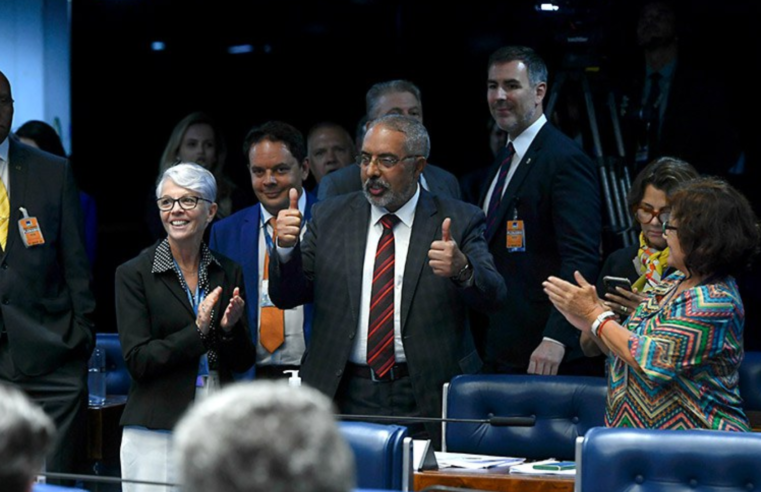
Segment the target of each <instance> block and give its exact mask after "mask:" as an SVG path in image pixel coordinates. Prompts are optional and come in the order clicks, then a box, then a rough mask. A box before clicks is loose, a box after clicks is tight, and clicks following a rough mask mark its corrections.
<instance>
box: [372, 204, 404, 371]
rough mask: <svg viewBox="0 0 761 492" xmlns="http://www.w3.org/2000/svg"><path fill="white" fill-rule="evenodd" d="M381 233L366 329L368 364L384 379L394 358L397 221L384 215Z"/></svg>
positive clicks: (394, 217)
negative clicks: (395, 241)
mask: <svg viewBox="0 0 761 492" xmlns="http://www.w3.org/2000/svg"><path fill="white" fill-rule="evenodd" d="M380 222H381V224H382V225H383V233H382V234H381V237H380V240H379V241H378V249H377V250H376V252H375V268H374V269H373V287H372V295H371V297H370V321H369V323H368V327H367V364H368V365H369V366H370V367H371V368H372V369H373V371H375V375H376V376H377V377H383V376H384V375H385V374H386V373H387V372H388V371H389V370H390V369H391V368H392V367H393V366H394V363H395V357H394V263H395V262H394V250H395V246H394V226H395V225H396V224H397V223H398V222H399V217H397V216H396V215H393V214H386V215H384V216H383V217H381V220H380Z"/></svg>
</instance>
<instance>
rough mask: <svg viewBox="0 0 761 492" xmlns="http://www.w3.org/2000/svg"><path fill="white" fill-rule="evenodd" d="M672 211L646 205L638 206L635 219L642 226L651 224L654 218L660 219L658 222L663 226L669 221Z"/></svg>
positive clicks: (635, 209)
mask: <svg viewBox="0 0 761 492" xmlns="http://www.w3.org/2000/svg"><path fill="white" fill-rule="evenodd" d="M670 214H671V210H669V209H668V208H666V207H664V208H651V207H647V206H645V205H637V206H636V207H635V208H634V217H635V218H636V219H637V222H639V223H640V224H649V223H650V221H651V220H653V217H658V221H659V222H660V223H661V224H663V223H664V222H666V221H667V220H669V215H670Z"/></svg>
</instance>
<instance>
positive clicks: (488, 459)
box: [436, 451, 526, 470]
mask: <svg viewBox="0 0 761 492" xmlns="http://www.w3.org/2000/svg"><path fill="white" fill-rule="evenodd" d="M436 461H438V463H439V468H466V469H470V470H476V469H484V468H494V467H501V466H513V465H517V464H520V463H523V462H524V461H526V458H512V457H509V456H489V455H485V454H466V453H442V452H439V451H437V452H436Z"/></svg>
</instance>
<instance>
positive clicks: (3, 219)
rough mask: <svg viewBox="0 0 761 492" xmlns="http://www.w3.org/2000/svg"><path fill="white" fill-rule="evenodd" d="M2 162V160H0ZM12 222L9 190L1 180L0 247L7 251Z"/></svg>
mask: <svg viewBox="0 0 761 492" xmlns="http://www.w3.org/2000/svg"><path fill="white" fill-rule="evenodd" d="M0 160H2V159H0ZM10 220H11V205H10V203H9V202H8V190H7V189H6V188H5V183H3V180H2V179H0V246H2V247H3V251H5V244H6V242H7V241H8V223H9V222H10Z"/></svg>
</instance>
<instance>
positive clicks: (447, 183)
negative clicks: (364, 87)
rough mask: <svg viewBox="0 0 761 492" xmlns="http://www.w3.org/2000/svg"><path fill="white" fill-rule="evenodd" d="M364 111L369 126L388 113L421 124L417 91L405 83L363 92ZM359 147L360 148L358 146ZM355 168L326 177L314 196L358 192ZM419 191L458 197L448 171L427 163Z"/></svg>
mask: <svg viewBox="0 0 761 492" xmlns="http://www.w3.org/2000/svg"><path fill="white" fill-rule="evenodd" d="M365 108H366V111H367V118H368V122H367V125H369V124H370V123H371V122H372V121H373V120H375V119H378V118H380V117H381V116H386V115H389V114H400V115H403V116H409V117H410V118H414V119H416V120H418V121H419V122H420V123H423V103H422V99H421V96H420V89H418V87H417V86H416V85H415V84H413V83H412V82H409V81H407V80H390V81H388V82H379V83H377V84H375V85H373V86H372V87H370V89H369V90H368V91H367V95H366V96H365ZM360 148H361V145H360ZM360 174H361V173H360V169H359V166H348V167H346V168H344V169H342V170H341V171H338V172H336V173H334V174H333V175H331V176H328V177H327V178H326V179H324V180H323V181H322V183H321V184H320V188H319V191H318V194H317V196H318V197H319V198H320V200H323V199H325V198H327V197H330V196H336V195H343V194H344V193H351V192H352V191H360V190H361V189H362V178H361V177H360ZM420 184H421V185H422V187H423V189H425V190H426V191H429V192H431V193H433V194H434V195H441V196H446V197H450V198H458V199H459V198H460V184H459V182H458V181H457V178H455V177H454V175H453V174H452V173H450V172H448V171H445V170H444V169H441V168H440V167H436V166H434V165H432V164H430V163H429V164H428V165H427V166H426V167H425V169H424V170H423V173H422V174H421V175H420Z"/></svg>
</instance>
